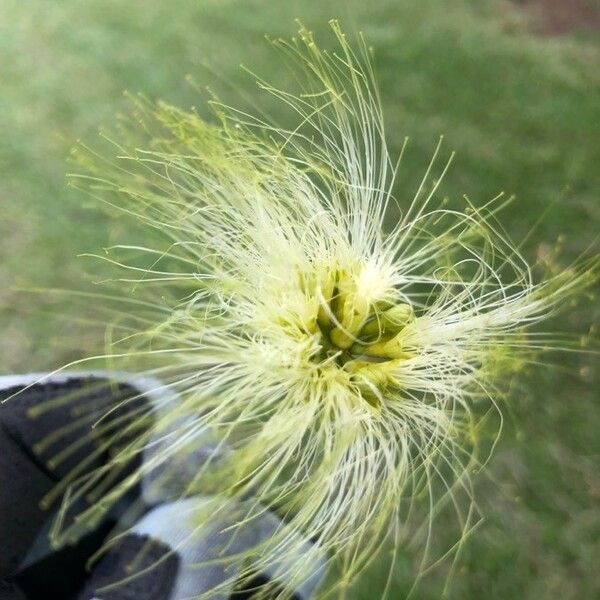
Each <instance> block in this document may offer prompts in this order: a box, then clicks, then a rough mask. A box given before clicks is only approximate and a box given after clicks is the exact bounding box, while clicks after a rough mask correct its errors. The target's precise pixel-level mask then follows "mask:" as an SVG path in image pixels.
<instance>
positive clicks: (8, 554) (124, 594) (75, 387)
mask: <svg viewBox="0 0 600 600" xmlns="http://www.w3.org/2000/svg"><path fill="white" fill-rule="evenodd" d="M36 382H37V383H36ZM15 394H16V395H15ZM9 398H10V399H9ZM7 399H9V400H7ZM4 400H7V401H6V402H3V403H2V404H0V600H3V599H6V600H8V599H14V600H17V599H19V600H21V599H28V600H92V599H97V600H134V599H136V600H138V599H144V600H173V599H176V598H180V597H181V598H182V597H186V598H187V597H190V596H193V595H194V594H196V593H198V594H200V593H202V592H206V591H208V590H211V589H217V588H218V589H219V595H216V596H214V597H215V598H219V599H223V600H226V599H228V598H235V599H236V600H237V599H239V600H241V599H243V598H251V597H252V595H253V591H252V590H253V589H257V588H259V587H260V586H261V585H262V584H264V583H266V582H268V581H270V580H271V575H272V576H273V577H276V578H278V579H280V578H281V569H279V570H277V569H274V570H273V573H271V574H269V573H257V574H256V577H255V578H254V579H252V580H248V579H247V578H245V579H244V584H243V586H235V584H232V585H230V586H229V587H227V585H224V582H226V580H227V579H228V578H230V577H231V571H229V573H227V574H226V573H225V572H224V570H223V569H219V568H217V567H214V566H213V567H206V568H205V567H202V566H200V567H199V565H201V564H202V561H205V560H207V559H211V558H213V557H214V556H217V555H218V554H219V553H221V551H222V549H223V548H224V547H226V546H230V545H231V543H232V542H231V539H230V534H229V536H228V535H226V534H224V533H223V532H222V530H225V529H226V527H222V526H219V527H216V528H215V529H213V530H212V531H207V532H206V533H202V534H200V535H199V536H196V537H195V538H194V540H193V541H192V542H190V543H189V544H187V545H186V546H185V547H182V546H181V544H180V540H181V539H182V538H186V537H187V533H188V532H189V530H190V525H189V523H190V515H191V514H193V512H194V510H196V509H197V507H198V506H201V505H202V503H203V502H204V499H203V498H202V497H197V498H195V497H192V498H187V499H185V500H181V501H179V502H174V503H167V504H158V503H157V501H156V500H155V499H154V497H153V496H152V495H151V494H146V495H145V494H144V493H143V490H142V485H140V484H137V485H136V486H133V488H132V489H131V490H129V491H128V493H127V494H126V495H125V497H124V498H122V499H121V500H120V501H119V502H118V503H117V504H116V505H115V506H113V507H112V508H111V510H110V511H108V512H107V513H106V514H105V515H104V516H103V518H102V519H101V520H100V521H98V522H97V523H95V524H94V527H93V528H92V529H90V530H89V531H86V532H85V533H84V534H83V535H81V534H80V535H78V536H77V537H76V538H74V539H73V540H72V542H71V543H69V544H66V545H62V546H61V547H59V548H58V549H56V548H52V547H51V546H50V542H49V540H50V531H51V528H52V526H53V524H54V523H55V521H56V517H57V511H58V509H59V506H60V501H61V496H60V494H59V495H58V496H57V497H56V498H55V499H54V501H53V502H51V503H50V505H49V506H47V507H46V506H44V507H43V508H42V506H41V505H40V502H41V501H42V500H44V499H47V498H48V494H50V493H51V491H52V490H53V489H54V488H55V486H56V485H57V484H59V482H61V481H64V479H65V477H69V476H71V477H73V476H74V474H76V477H77V478H81V477H82V476H84V475H85V474H86V473H91V472H93V471H94V470H95V469H97V468H99V467H101V466H102V465H105V464H108V461H109V456H110V453H111V450H113V449H114V448H115V447H119V446H124V445H125V444H127V443H128V442H129V441H131V439H132V436H133V435H134V434H135V435H136V436H138V437H139V434H140V433H143V431H142V430H143V428H148V427H150V426H151V423H152V414H153V403H152V393H150V390H149V386H148V385H147V384H145V385H141V380H135V379H127V378H123V377H121V378H119V379H113V378H109V377H108V376H107V375H106V374H90V375H69V376H54V377H50V378H46V379H42V378H40V377H39V376H25V377H0V402H2V401H4ZM109 408H110V409H111V410H110V411H108V409H109ZM101 417H102V420H101V423H102V427H95V428H92V425H93V424H94V423H97V422H98V421H99V419H100V418H101ZM126 423H128V424H130V425H131V423H135V427H133V429H132V428H131V427H129V428H128V427H126V426H124V424H126ZM57 459H58V460H57ZM143 460H144V453H143V452H140V453H138V454H134V455H132V457H131V459H130V461H129V463H128V464H126V465H123V466H121V467H120V470H119V472H118V473H116V474H114V473H113V474H112V477H113V483H114V482H115V481H118V479H119V478H123V477H126V476H127V475H129V474H131V473H132V472H133V471H134V470H135V469H137V468H138V467H139V466H140V464H141V463H142V461H143ZM88 501H92V500H88V499H86V498H85V497H82V498H81V499H79V500H78V501H77V502H76V503H75V505H74V506H73V508H72V510H71V511H70V512H72V515H71V514H67V515H63V516H62V519H63V520H66V521H67V522H68V521H69V519H71V518H73V517H74V516H75V515H76V514H78V513H80V512H82V511H83V510H85V508H87V507H88V506H89V505H88V504H87V502H88ZM132 514H133V515H136V520H135V521H137V522H135V521H134V522H133V525H132V524H131V523H132ZM125 516H126V517H127V519H126V520H127V522H126V523H123V520H124V519H125ZM222 519H223V518H222ZM223 523H224V524H225V525H226V524H227V523H226V519H225V521H224V522H223ZM279 523H280V521H279V519H278V518H277V517H276V516H275V515H273V514H272V513H269V512H268V511H267V512H266V514H265V516H264V518H261V519H260V522H259V523H258V524H255V525H253V526H252V528H251V529H250V530H249V531H248V532H246V535H245V536H244V535H242V536H238V538H239V539H238V540H237V542H236V543H237V544H238V548H237V550H243V548H244V544H246V547H247V546H249V545H251V544H252V543H253V542H254V541H256V539H265V538H266V537H268V535H270V534H271V533H272V532H273V531H274V530H276V529H277V526H278V524H279ZM115 531H123V532H124V533H123V534H122V535H121V536H120V537H118V538H117V539H118V541H117V542H116V543H114V544H113V543H111V544H110V545H109V550H108V551H107V552H106V553H104V554H103V555H102V557H101V558H100V559H99V560H97V561H92V560H91V559H92V557H94V555H95V554H96V553H97V552H98V550H99V549H100V548H101V547H103V545H104V544H105V542H106V541H107V540H108V539H109V537H110V536H111V534H114V532H115ZM244 538H245V539H244ZM303 543H305V544H306V547H307V548H309V547H311V544H310V542H303ZM90 564H92V569H91V570H90V569H89V565H90ZM132 565H135V573H137V574H136V575H135V576H134V577H132ZM323 568H324V565H323V564H319V565H317V568H316V569H315V574H314V576H313V577H311V578H309V580H308V581H306V582H305V583H304V584H303V585H302V586H300V588H298V589H295V590H293V594H292V595H291V596H290V591H289V590H288V591H286V593H285V594H284V595H285V597H288V598H289V597H292V598H296V599H297V600H306V599H308V598H310V597H311V595H312V594H313V591H314V589H315V588H316V586H317V585H318V583H319V581H320V579H321V576H322V572H323ZM284 579H285V577H284ZM270 583H271V587H270V589H272V595H273V597H277V596H279V595H280V592H282V591H283V590H284V589H287V588H286V587H285V583H286V582H285V581H283V582H282V583H281V584H280V585H277V584H275V582H273V581H270ZM221 590H222V593H221Z"/></svg>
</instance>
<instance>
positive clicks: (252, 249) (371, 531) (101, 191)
mask: <svg viewBox="0 0 600 600" xmlns="http://www.w3.org/2000/svg"><path fill="white" fill-rule="evenodd" d="M333 31H334V32H335V35H336V36H337V42H338V49H337V52H333V53H328V52H325V51H323V50H321V49H320V48H319V47H318V46H317V45H316V44H315V42H314V40H313V37H312V35H311V34H310V33H309V32H308V31H306V30H305V29H301V30H300V34H299V38H298V39H295V40H292V41H291V42H276V44H277V45H278V46H279V47H280V49H282V50H283V52H284V54H286V55H287V57H288V58H289V59H290V60H291V61H292V64H293V65H294V69H295V74H296V76H297V81H298V82H299V85H300V86H301V92H300V93H291V92H287V91H285V90H279V89H277V88H275V87H273V86H272V85H270V84H268V83H266V82H265V81H263V80H260V79H259V85H260V87H261V88H263V89H264V90H266V91H268V92H270V93H271V94H273V95H274V96H275V97H277V98H278V99H279V100H281V101H282V102H283V103H285V105H287V107H288V108H289V110H290V111H293V112H295V114H296V115H297V117H298V120H297V127H295V128H292V129H281V128H278V127H275V126H273V125H271V124H269V123H268V122H265V121H263V120H262V119H261V118H258V117H253V116H251V115H249V114H247V113H245V112H242V111H236V110H234V109H232V108H230V107H226V106H224V105H223V104H221V103H219V102H216V101H215V102H214V103H213V106H214V108H215V114H216V115H217V117H218V118H217V120H216V122H215V123H207V122H205V121H204V120H203V119H201V118H200V117H199V116H198V115H197V114H195V113H194V112H186V111H182V110H179V109H177V108H174V107H172V106H169V105H166V104H163V103H158V104H154V103H151V102H148V101H146V100H144V99H137V100H136V101H135V113H134V118H133V119H131V120H129V121H128V122H127V123H124V124H123V126H122V127H121V128H120V130H119V132H118V133H117V134H115V135H114V136H113V139H117V140H118V141H116V142H114V144H115V147H116V152H115V158H114V159H112V160H111V159H106V158H99V157H98V156H97V155H95V154H94V153H91V152H89V151H88V150H86V149H84V148H81V147H80V148H78V149H77V150H76V155H77V156H78V160H79V164H82V165H85V167H86V169H87V173H88V174H87V175H85V176H81V175H80V176H78V177H77V178H76V180H75V181H76V182H77V183H78V184H81V185H85V187H86V188H87V189H88V190H89V191H91V192H92V193H93V194H94V195H96V196H98V197H99V198H101V199H102V200H103V201H105V202H108V203H109V204H110V205H111V206H113V207H116V208H117V209H119V210H120V211H122V213H123V215H128V216H129V217H131V218H132V219H134V220H137V221H138V223H140V224H142V225H143V226H144V227H146V228H148V229H151V230H153V231H154V234H152V235H153V239H156V240H162V243H161V242H160V241H157V242H156V243H155V244H154V245H152V246H148V247H146V246H141V245H120V246H118V247H115V248H113V249H112V254H111V255H110V257H109V260H110V261H111V262H112V263H113V264H115V265H116V266H118V267H119V268H122V269H124V270H125V272H126V273H127V272H129V273H131V275H124V276H122V277H119V278H118V279H117V281H118V282H120V284H121V286H122V294H123V297H124V300H127V298H126V296H127V295H128V294H129V292H130V291H131V286H128V284H127V282H134V283H135V285H134V287H135V293H134V294H132V295H131V297H130V298H129V300H127V301H128V302H129V304H124V305H123V306H124V307H125V308H123V307H122V309H121V310H122V315H121V319H120V321H118V322H117V323H116V324H115V325H114V331H113V337H112V341H111V346H110V348H109V351H108V354H111V355H112V358H113V360H116V359H130V360H131V361H137V364H138V365H141V367H140V368H142V369H143V370H145V371H146V372H151V373H153V374H157V375H159V376H160V378H161V379H162V381H164V382H165V383H166V385H167V386H168V387H171V388H173V389H174V390H176V391H177V393H178V401H177V402H176V403H173V404H169V405H168V406H167V407H166V409H165V410H164V411H163V412H162V413H161V414H160V415H159V417H158V418H156V417H155V420H154V424H153V425H152V427H151V430H152V432H151V436H152V438H153V439H159V440H160V439H162V440H163V441H165V440H166V441H167V443H164V444H162V445H161V446H160V452H157V453H156V459H155V462H154V464H152V465H144V466H143V467H142V468H141V471H142V472H145V471H148V470H150V469H152V468H155V467H157V466H161V468H163V469H167V470H171V471H172V472H173V473H176V472H177V468H178V464H180V463H181V462H182V461H184V460H186V457H188V456H189V455H191V454H192V453H193V451H194V448H197V447H198V446H200V445H204V444H205V443H206V436H207V435H209V436H210V437H211V439H214V440H216V442H215V445H214V460H208V461H205V462H203V463H202V464H198V470H197V473H196V475H195V476H194V477H192V478H190V479H189V480H188V481H187V482H186V485H185V491H184V492H182V493H183V494H184V495H187V496H189V495H193V494H194V493H197V491H198V490H199V489H201V488H202V487H203V486H207V485H209V486H210V487H211V489H213V490H215V489H218V490H219V493H220V494H221V497H222V498H227V499H231V500H244V501H245V502H246V504H244V506H247V508H246V509H245V511H246V512H245V515H244V517H245V518H243V519H240V523H241V524H243V523H244V522H248V521H251V520H252V519H253V518H254V517H255V516H256V515H258V514H260V513H261V512H262V511H264V510H265V507H267V508H270V509H273V510H275V511H276V512H277V513H278V514H279V515H281V516H283V517H284V518H285V522H286V523H287V525H286V527H285V528H284V529H285V530H283V531H281V533H280V535H277V536H274V537H273V539H271V540H269V542H265V543H261V544H260V545H258V546H257V547H256V548H255V549H254V551H253V552H254V554H253V556H252V557H251V558H252V560H253V561H254V565H255V566H254V567H253V568H257V567H256V564H258V565H259V567H260V564H265V565H266V564H270V563H271V564H272V563H273V561H274V559H275V558H276V559H277V560H278V561H282V560H284V559H282V557H285V556H289V557H292V556H293V555H294V552H296V553H297V551H298V548H299V546H298V543H299V542H298V534H300V535H302V536H310V537H311V538H312V540H314V541H316V542H317V545H316V546H315V548H317V550H315V552H320V553H322V555H323V556H327V557H329V558H330V559H332V560H335V561H337V563H338V566H339V576H338V579H337V583H339V584H340V585H341V586H342V588H343V587H344V585H345V584H347V583H348V582H349V581H350V578H351V577H352V576H353V575H355V574H356V573H357V572H359V571H360V570H361V568H363V567H364V566H365V565H366V564H367V563H368V562H369V560H371V559H372V558H373V557H375V556H377V553H376V550H377V549H378V548H379V547H380V545H381V544H382V543H383V541H384V540H385V539H386V538H391V539H392V540H393V543H394V544H395V545H398V544H400V542H401V538H402V535H403V534H404V533H405V531H407V527H406V524H407V522H408V520H409V514H410V513H411V509H412V506H413V504H414V500H415V499H416V498H418V497H420V498H421V500H422V502H424V503H425V505H428V506H430V507H431V512H433V511H434V508H433V507H434V506H435V505H436V503H437V502H438V501H439V500H440V498H443V497H449V498H452V497H453V495H454V494H455V493H456V490H458V489H462V490H464V491H466V492H467V494H469V493H470V491H469V479H468V478H469V471H470V470H471V469H472V467H473V466H474V465H476V464H478V463H477V461H478V458H477V455H476V447H477V444H478V439H477V438H478V425H479V419H480V418H481V415H483V414H485V410H483V411H482V410H480V409H479V408H478V407H479V406H485V405H486V403H487V406H488V407H494V410H495V407H496V401H497V399H498V396H497V394H499V393H500V392H499V390H498V386H499V384H501V383H503V381H506V380H507V378H509V377H510V376H511V371H512V370H514V368H518V367H519V365H521V364H522V363H523V362H526V361H527V360H528V359H529V358H530V356H531V354H532V352H534V351H535V350H536V349H537V348H541V347H544V346H545V345H547V346H552V345H553V343H554V342H553V341H552V338H550V337H543V336H541V334H536V333H534V332H525V330H526V329H528V328H530V327H531V326H532V325H534V324H536V323H538V322H539V321H540V320H542V319H545V318H546V317H548V316H549V315H550V314H552V313H553V312H554V311H555V310H556V309H557V308H558V307H559V305H560V304H561V302H562V301H563V300H564V299H565V298H566V297H568V296H570V295H572V294H573V293H574V292H576V291H578V290H581V289H582V288H584V287H586V286H588V285H589V284H590V283H591V282H593V281H595V280H597V274H598V269H597V266H598V261H597V260H588V261H587V262H585V263H580V264H579V265H578V266H575V267H572V268H569V269H567V270H565V271H562V272H555V273H554V274H553V275H551V276H550V277H549V278H548V279H546V280H544V281H541V282H540V283H534V278H533V276H532V273H531V269H530V267H529V266H528V264H527V262H526V261H525V260H524V258H523V257H522V256H521V254H520V253H519V251H518V249H517V247H516V246H515V245H514V244H513V243H512V242H511V241H510V239H509V238H508V236H507V235H506V234H505V233H504V232H503V230H502V228H501V226H500V225H499V224H498V222H497V220H496V214H497V212H498V210H499V209H500V208H502V206H503V205H504V204H505V199H503V197H502V196H499V197H498V198H495V199H493V200H491V201H489V202H487V203H486V204H485V205H484V206H481V207H475V206H474V205H472V204H471V203H469V202H467V207H466V210H464V211H458V210H454V209H450V208H448V207H445V205H444V203H443V202H440V201H439V200H436V197H437V193H436V192H437V188H438V186H439V184H440V182H441V179H442V176H443V173H444V171H445V169H446V168H447V166H448V164H449V162H450V161H448V162H447V163H445V166H442V168H441V169H437V168H436V164H437V157H438V155H439V150H440V149H439V147H438V149H437V150H436V152H435V155H434V157H433V159H432V161H431V164H430V166H429V168H428V169H427V172H426V173H425V175H424V177H423V179H422V182H421V185H420V186H419V187H418V190H417V191H416V193H415V194H414V197H413V199H412V201H410V202H407V201H405V200H404V196H405V194H404V193H401V194H400V196H401V197H400V198H396V197H395V195H394V190H396V188H397V187H398V186H397V185H395V176H396V172H397V169H398V164H399V160H398V161H396V160H395V159H392V158H391V157H390V155H389V153H388V149H387V146H386V140H385V131H384V122H383V117H382V112H381V105H380V101H379V99H378V94H377V89H376V85H375V81H374V73H373V69H372V63H371V60H370V58H369V53H368V51H367V50H366V46H365V45H364V43H363V42H362V41H361V40H359V41H358V42H357V44H356V47H353V46H352V45H351V44H349V43H348V42H347V40H346V38H345V36H344V34H343V33H342V32H341V31H340V29H339V27H338V26H337V25H336V24H335V23H334V24H333ZM436 169H437V170H436ZM434 177H435V178H434ZM114 253H117V257H116V258H115V257H114ZM127 307H129V308H127ZM120 330H122V332H123V335H122V336H119V335H117V333H116V332H118V331H120ZM130 364H132V363H130ZM207 432H208V433H207ZM145 435H146V434H144V436H145ZM144 436H142V435H140V438H139V441H138V443H137V444H135V443H131V444H130V445H129V446H128V447H127V448H126V449H124V450H123V451H122V452H124V453H125V452H129V453H134V452H139V451H140V449H141V448H143V447H144V445H145V444H147V441H148V437H144ZM121 458H122V457H121ZM118 459H119V455H117V457H116V458H115V460H118ZM176 476H177V475H175V477H176ZM132 481H133V479H128V480H126V481H125V482H123V483H121V484H119V485H117V486H116V487H114V489H112V490H105V491H104V496H103V498H104V499H103V501H102V502H99V503H98V505H97V506H95V507H93V508H92V509H90V511H91V512H90V511H88V512H89V514H90V515H91V514H92V512H93V511H96V512H101V510H102V509H101V508H99V506H100V505H101V506H103V507H105V506H109V505H110V504H111V502H112V501H114V500H115V499H117V498H118V497H119V496H120V495H121V494H122V493H123V491H124V489H125V488H126V487H127V485H131V482H132ZM207 482H210V483H207ZM82 487H85V486H82ZM435 489H437V490H438V493H440V494H441V496H439V497H436V496H435V493H434V491H433V490H435ZM88 491H89V490H88ZM75 495H76V493H75ZM248 499H251V500H252V501H251V502H250V503H249V505H248ZM215 510H218V508H215ZM457 510H458V509H457ZM462 517H464V515H463V516H462ZM462 517H461V518H462ZM205 518H206V519H210V518H211V516H210V514H207V515H206V517H205ZM462 524H463V527H464V528H465V529H468V527H469V522H468V519H466V518H464V519H463V521H462ZM200 525H201V523H199V524H198V526H200ZM309 554H310V553H309ZM315 556H316V555H315ZM315 556H303V557H302V558H301V559H298V558H297V557H296V559H295V560H293V561H288V562H287V563H286V564H285V568H286V569H294V570H295V571H296V576H297V579H298V580H301V579H302V578H303V577H306V576H307V574H309V573H310V569H311V566H310V565H311V561H314V560H315ZM385 556H386V557H388V556H389V555H387V554H386V555H385ZM390 561H391V559H390ZM284 562H285V561H284ZM282 564H283V563H282Z"/></svg>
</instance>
